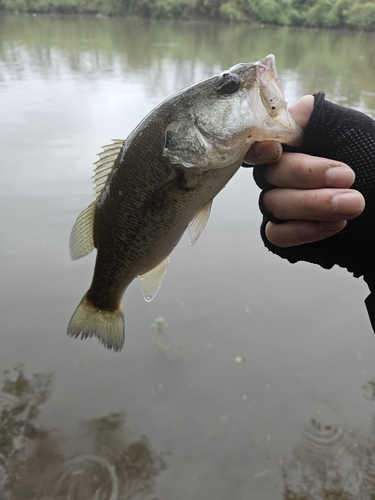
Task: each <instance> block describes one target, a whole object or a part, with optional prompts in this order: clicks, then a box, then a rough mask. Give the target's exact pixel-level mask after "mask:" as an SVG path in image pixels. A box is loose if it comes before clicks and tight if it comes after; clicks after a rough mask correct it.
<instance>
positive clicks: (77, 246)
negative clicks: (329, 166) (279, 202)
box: [68, 55, 302, 350]
mask: <svg viewBox="0 0 375 500" xmlns="http://www.w3.org/2000/svg"><path fill="white" fill-rule="evenodd" d="M301 137H302V136H301V131H300V129H299V128H298V127H297V126H296V124H295V123H294V122H293V120H292V119H291V117H290V115H289V113H288V111H287V108H286V103H285V101H284V98H283V94H282V90H281V87H280V84H279V81H278V78H277V73H276V68H275V63H274V58H273V56H272V55H271V56H267V57H266V58H265V59H263V60H261V61H259V62H258V63H249V64H239V65H236V66H234V67H233V68H230V69H229V70H227V71H225V72H222V73H219V74H218V75H214V76H213V77H211V78H208V79H207V80H204V81H203V82H200V83H198V84H195V85H193V86H191V87H188V88H187V89H184V90H182V91H180V92H178V93H176V94H175V95H173V96H171V97H170V98H168V99H167V100H166V101H164V102H163V103H161V104H160V105H159V106H157V107H156V108H155V109H154V110H153V111H151V113H149V114H148V115H147V116H146V117H145V118H144V119H143V120H142V122H141V123H140V124H139V125H138V126H137V127H136V128H135V129H134V131H133V132H132V133H131V134H130V135H129V136H128V138H127V139H126V140H125V141H123V142H122V141H114V145H113V146H108V147H107V146H106V147H104V149H105V151H104V153H102V154H101V155H100V157H101V159H100V160H99V162H97V165H98V167H97V170H98V173H97V174H96V175H95V182H96V184H97V190H98V194H97V199H96V201H95V202H94V203H92V204H90V205H89V207H88V208H87V209H86V210H85V211H83V212H82V214H81V215H80V216H79V217H78V219H77V221H76V224H75V226H74V227H73V230H72V235H71V254H72V257H73V258H80V257H82V256H84V255H86V254H87V253H89V251H91V249H93V248H94V247H95V248H96V249H97V257H96V263H95V269H94V275H93V280H92V283H91V286H90V288H89V290H88V292H87V293H86V294H85V296H84V297H83V299H82V300H81V302H80V304H79V306H78V307H77V309H76V312H75V313H74V315H73V317H72V319H71V321H70V324H69V327H68V334H69V335H71V336H74V337H77V336H79V335H81V337H82V338H86V337H91V336H97V337H98V338H99V340H100V341H101V342H102V343H103V344H104V345H105V346H106V347H108V348H110V349H114V350H120V349H121V348H122V345H123V341H124V320H123V313H122V310H121V302H122V297H123V294H124V292H125V290H126V288H127V286H128V285H129V284H130V283H131V282H132V281H133V280H134V279H135V278H136V277H137V276H140V278H141V280H140V281H141V287H142V293H143V295H144V297H145V299H146V300H151V299H152V298H153V297H154V295H155V294H156V292H157V290H158V289H159V287H160V284H161V281H162V279H163V276H164V273H165V269H166V265H167V262H168V256H169V255H170V253H171V252H172V250H173V248H174V247H175V246H176V244H177V243H178V241H179V240H180V238H181V236H182V234H183V233H184V232H185V230H186V228H187V227H188V226H189V224H190V226H189V229H190V232H191V235H190V236H191V240H192V242H195V241H196V239H197V238H198V237H199V235H200V233H201V231H202V230H203V228H204V225H205V223H206V221H207V218H208V215H209V212H210V208H211V203H212V200H213V198H214V197H215V196H216V195H217V193H218V192H219V191H220V190H221V189H222V188H223V187H224V186H225V185H226V184H227V182H228V181H229V180H230V179H231V177H232V176H233V175H234V174H235V173H236V171H237V170H238V169H239V167H240V165H241V163H242V161H243V158H244V156H245V154H246V152H247V150H248V148H249V147H250V146H251V144H252V143H254V142H255V140H277V141H282V142H287V143H289V144H296V143H297V142H299V141H300V140H301ZM116 148H117V149H116ZM106 149H107V150H108V154H110V155H111V158H113V156H114V153H115V152H116V151H117V157H115V160H114V161H113V163H112V164H111V162H108V161H107V158H108V156H106V155H107V153H106ZM107 163H109V165H110V168H108V167H107ZM105 174H106V175H105ZM103 178H104V180H103Z"/></svg>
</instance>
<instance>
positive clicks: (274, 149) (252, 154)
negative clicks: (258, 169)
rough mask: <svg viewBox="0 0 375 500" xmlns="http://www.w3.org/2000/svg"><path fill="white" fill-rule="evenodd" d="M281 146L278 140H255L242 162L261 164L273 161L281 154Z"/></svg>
mask: <svg viewBox="0 0 375 500" xmlns="http://www.w3.org/2000/svg"><path fill="white" fill-rule="evenodd" d="M282 152H283V148H282V146H281V144H280V142H274V141H262V142H255V143H254V144H253V145H252V146H251V148H250V149H249V151H248V152H247V153H246V156H245V158H244V162H245V163H248V164H249V165H263V164H269V163H275V162H276V161H277V160H278V159H279V158H280V157H281V155H282Z"/></svg>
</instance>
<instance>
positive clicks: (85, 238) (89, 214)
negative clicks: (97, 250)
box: [69, 200, 96, 260]
mask: <svg viewBox="0 0 375 500" xmlns="http://www.w3.org/2000/svg"><path fill="white" fill-rule="evenodd" d="M95 206H96V200H95V201H93V202H92V203H90V205H89V206H88V207H87V208H85V210H83V212H81V213H80V214H79V216H78V217H77V220H76V221H75V224H74V226H73V229H72V232H71V233H70V240H69V249H70V256H71V258H72V259H73V260H77V259H80V258H81V257H84V256H85V255H87V254H89V253H90V252H91V251H92V250H94V247H95V245H94V231H93V228H94V217H95Z"/></svg>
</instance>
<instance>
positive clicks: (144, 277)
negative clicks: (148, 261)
mask: <svg viewBox="0 0 375 500" xmlns="http://www.w3.org/2000/svg"><path fill="white" fill-rule="evenodd" d="M168 262H169V257H167V258H166V259H164V260H163V261H162V262H160V264H158V265H157V266H156V267H154V268H153V269H151V271H148V272H147V273H145V274H141V275H140V276H139V280H140V283H141V291H142V295H143V298H144V299H145V301H146V302H151V300H152V299H153V298H154V297H155V295H156V294H157V292H158V290H159V288H160V286H161V283H162V281H163V278H164V275H165V271H166V270H167V266H168Z"/></svg>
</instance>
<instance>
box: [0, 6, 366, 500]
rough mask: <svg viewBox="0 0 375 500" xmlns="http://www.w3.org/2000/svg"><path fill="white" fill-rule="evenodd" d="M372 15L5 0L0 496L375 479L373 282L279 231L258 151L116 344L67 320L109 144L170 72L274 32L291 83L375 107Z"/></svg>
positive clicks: (251, 491) (0, 125) (174, 74)
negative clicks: (51, 9) (262, 201)
mask: <svg viewBox="0 0 375 500" xmlns="http://www.w3.org/2000/svg"><path fill="white" fill-rule="evenodd" d="M374 37H375V34H374V33H372V34H370V33H368V34H363V33H362V34H361V33H354V32H344V31H329V30H327V31H319V30H299V29H298V30H294V29H289V28H286V29H284V28H267V27H266V28H265V29H262V28H260V27H248V26H242V25H238V26H237V25H236V26H235V25H233V26H227V25H225V26H224V25H221V24H215V23H177V22H170V23H168V22H162V23H158V22H156V21H155V22H154V21H153V22H147V21H144V20H129V19H96V18H91V17H85V16H68V17H58V16H37V17H32V16H22V15H20V16H13V15H2V14H1V15H0V162H1V181H0V213H1V216H0V287H1V288H0V295H1V297H0V299H1V300H0V318H1V328H0V329H1V336H0V367H1V370H4V369H5V368H12V367H13V366H16V365H17V363H20V362H21V363H23V366H25V367H26V368H27V372H25V371H23V370H22V369H21V368H17V369H16V370H15V371H14V372H10V373H8V374H7V375H6V376H5V377H4V380H3V390H2V393H1V409H0V412H1V427H0V447H1V450H0V452H1V453H0V480H1V481H2V490H3V491H1V492H0V499H1V500H3V499H4V500H24V499H30V500H32V499H33V500H36V499H37V500H47V499H48V500H60V499H61V500H67V498H69V496H68V495H70V497H71V498H75V500H78V498H79V499H80V500H86V498H92V499H93V500H102V499H105V500H107V499H108V498H110V499H111V495H112V496H114V495H116V494H117V495H119V496H120V499H121V500H122V498H123V497H124V496H125V498H126V495H128V497H129V498H137V500H138V498H142V499H147V500H149V499H151V498H158V499H159V500H176V499H183V500H185V499H186V500H192V499H199V500H201V499H202V500H228V499H235V500H281V498H282V497H283V494H284V496H285V495H286V493H285V491H288V492H289V493H288V494H289V498H293V495H294V496H295V498H298V500H301V499H302V498H303V494H305V492H306V491H307V490H306V488H305V489H303V486H302V484H303V481H306V484H310V485H312V487H313V486H314V485H315V486H314V487H316V488H320V490H319V489H316V491H320V493H319V494H320V495H323V493H322V491H324V488H326V491H330V493H328V492H327V495H326V497H327V498H330V499H332V498H335V496H334V493H332V491H338V492H340V491H341V498H340V493H337V495H336V498H335V500H338V499H340V500H343V498H342V497H343V495H344V493H343V491H345V489H344V488H346V490H347V492H346V493H345V494H346V495H347V497H349V498H350V496H349V495H351V494H352V493H350V491H360V490H359V485H361V488H364V486H363V485H366V484H370V482H371V478H373V477H374V476H373V474H372V470H373V468H372V465H371V464H372V460H373V459H372V457H373V453H372V440H373V437H371V436H373V435H374V433H373V432H370V433H369V432H367V431H366V429H367V424H368V419H369V418H372V413H373V408H372V404H373V403H372V402H371V401H369V397H370V396H371V394H372V392H371V391H372V389H371V385H368V386H366V387H367V389H366V396H367V398H363V396H362V394H361V386H362V385H363V384H364V383H365V382H366V381H367V380H370V379H372V377H373V376H374V357H375V342H374V337H373V333H372V331H371V327H370V325H369V322H368V318H367V316H366V311H365V308H364V305H363V298H364V297H365V296H366V294H367V289H366V286H365V285H364V283H362V282H361V281H360V280H354V279H353V278H351V277H350V276H349V274H347V273H346V272H345V271H344V270H339V269H333V270H332V271H330V272H327V271H325V270H322V269H319V268H317V267H314V266H312V265H308V264H304V263H301V264H296V265H293V266H291V265H289V264H288V263H287V262H285V261H281V259H278V258H277V257H276V256H274V255H272V254H270V252H267V251H265V249H264V247H263V245H262V243H261V241H260V238H259V223H260V214H259V210H258V196H259V189H258V188H257V187H256V186H255V184H254V182H253V180H252V175H251V171H250V170H249V169H246V170H245V169H242V170H240V171H239V172H238V174H236V176H235V177H234V178H233V179H232V180H231V182H230V183H229V184H228V186H227V188H225V189H224V190H223V191H222V192H221V193H220V195H219V196H218V197H217V198H216V199H215V203H214V206H213V210H212V214H211V216H210V220H209V223H208V224H207V227H206V229H205V231H204V233H203V234H202V236H201V237H200V239H199V242H198V244H197V245H195V246H194V247H193V248H190V247H189V245H188V243H187V241H186V238H183V240H182V241H181V244H180V245H179V246H178V247H177V248H176V249H175V252H174V254H173V258H172V259H171V263H170V269H169V270H168V273H167V274H166V277H165V283H164V284H163V287H162V289H161V290H160V292H159V294H158V296H157V298H156V299H155V301H153V302H152V303H150V304H146V303H144V301H143V299H142V297H141V296H140V294H139V290H138V284H137V283H135V284H134V287H133V286H132V285H131V286H130V287H129V289H128V290H127V294H126V297H125V300H124V311H125V314H126V322H127V325H128V327H127V339H126V347H125V349H124V350H123V352H122V353H121V355H119V356H113V355H111V353H110V352H104V351H105V350H104V349H101V348H100V345H97V344H96V343H95V342H92V343H90V342H89V343H87V342H86V343H83V342H82V343H81V342H74V341H72V340H71V339H69V338H68V337H67V335H66V325H67V323H68V321H69V318H70V315H71V312H72V310H74V307H76V305H77V302H78V301H79V299H80V298H81V292H82V290H83V287H85V286H86V285H89V281H90V279H91V276H92V265H93V262H92V260H91V256H88V257H87V259H82V260H81V261H79V262H77V263H72V262H71V261H70V260H69V253H68V240H69V234H70V230H71V228H72V225H73V223H74V220H75V218H76V216H77V214H78V213H79V212H80V211H81V210H82V209H84V208H85V207H86V206H87V205H88V204H89V203H90V201H92V192H91V181H90V176H91V175H92V163H93V162H94V161H95V153H96V152H97V151H99V149H100V146H101V145H102V144H106V143H108V141H109V140H110V139H111V138H112V137H119V138H124V137H125V136H126V135H127V134H128V133H129V132H130V131H131V130H132V129H133V128H134V126H135V125H136V124H137V123H138V122H139V121H140V120H141V119H142V118H143V116H144V115H145V114H146V113H147V112H148V111H149V110H150V109H151V108H153V107H154V106H155V105H157V104H158V102H159V101H160V100H161V99H162V98H164V97H166V96H167V95H168V94H170V93H171V92H174V91H176V90H177V89H179V88H181V87H184V86H186V85H188V84H189V83H191V82H192V81H195V80H198V79H200V78H203V77H205V76H208V75H211V74H212V73H213V72H215V71H216V70H219V69H222V68H227V67H229V66H231V65H232V64H235V63H236V62H238V61H240V60H242V61H249V60H256V59H259V58H260V57H264V56H265V55H266V54H267V53H275V55H276V60H277V67H278V71H279V74H280V78H281V81H282V83H283V86H284V89H285V92H286V96H287V99H288V101H289V102H292V101H293V100H295V99H296V98H298V97H299V96H300V95H302V94H304V93H307V92H315V91H317V90H320V89H322V90H324V91H325V92H326V93H327V95H328V97H329V98H330V99H333V100H336V101H337V102H340V103H343V104H348V105H353V106H355V107H358V108H360V109H362V110H365V111H367V112H368V113H370V114H372V115H373V116H375V92H374V81H375V67H374V65H373V64H372V63H371V61H373V60H375V55H374V50H375V39H374ZM150 325H152V326H150ZM50 372H53V374H54V375H53V377H52V376H49V375H38V376H35V377H32V376H31V377H30V376H27V375H26V373H42V374H47V373H50ZM322 400H324V401H326V402H327V403H326V404H325V405H321V408H319V409H320V410H321V413H317V412H316V411H311V404H312V403H311V402H312V401H313V402H316V401H322ZM313 404H315V403H313ZM330 408H339V409H340V411H339V412H336V413H337V415H339V416H337V415H336V413H335V412H333V411H332V410H330ZM125 413H126V421H125V420H124V415H125ZM102 416H104V417H102ZM312 419H313V420H312ZM77 422H83V423H82V425H78V424H77ZM306 422H310V423H309V424H308V425H307V426H306V427H305V429H304V432H303V436H302V437H301V431H300V430H301V428H302V424H303V423H306ZM347 422H354V423H355V426H354V427H353V426H351V425H349V424H348V423H347ZM127 427H128V428H129V429H130V430H131V432H130V431H129V430H128V429H127ZM351 428H352V429H353V430H352V431H350V429H351ZM133 435H134V436H135V437H132V436H133ZM139 436H147V439H146V438H144V437H139ZM297 442H300V445H299V446H298V447H297V448H296V450H299V451H296V453H297V455H295V454H293V456H289V459H287V460H285V457H286V456H287V455H288V453H290V451H291V449H293V447H294V445H295V443H297ZM322 443H323V446H322ZM324 443H329V444H327V445H326V444H324ZM356 443H358V447H355V444H356ZM343 446H344V450H343V451H340V450H342V449H343ZM322 449H323V450H324V449H325V451H324V453H323V452H322ZM160 450H164V451H168V453H170V454H169V455H168V460H167V461H168V467H165V463H164V461H163V456H160V455H159V454H158V452H159V451H160ZM335 454H336V455H337V454H339V458H340V457H342V458H343V460H344V462H343V463H342V462H340V461H338V460H336V459H335ZM314 457H315V458H314ZM283 460H284V462H283V466H284V468H283V470H284V473H285V481H284V479H283V476H282V473H281V472H282V470H281V465H280V462H281V461H283ZM309 461H310V462H309ZM335 461H336V462H338V463H340V464H341V465H339V466H336V465H334V463H336V462H335ZM288 464H289V465H288ZM293 464H294V465H293ZM356 467H357V468H358V471H359V472H358V473H353V472H351V471H352V470H353V468H356ZM324 469H325V471H326V475H324ZM85 471H89V475H88V474H87V473H86V472H85ZM161 471H162V472H161ZM344 473H345V474H346V473H347V474H349V477H350V478H352V481H353V483H352V486H350V484H349V483H348V482H345V481H344V477H343V476H344ZM361 474H362V475H361ZM365 477H367V478H368V479H365ZM293 478H294V479H293ZM311 478H313V479H311ZM331 478H332V480H331ZM21 479H22V480H21ZM298 481H302V483H301V484H298ZM309 481H310V482H309ZM335 481H336V483H335ZM340 481H341V482H342V483H340ZM356 481H357V482H356ZM43 485H44V486H43ZM336 486H337V488H336V490H335V489H334V488H335V487H336ZM340 487H341V490H340ZM48 488H49V489H48ZM327 488H328V490H327ZM350 488H352V489H350ZM353 488H354V489H353ZM355 488H357V489H355ZM116 492H117V493H116ZM85 495H86V497H85ZM121 495H122V497H121ZM307 495H308V493H306V494H305V497H306V498H307V499H308V500H310V499H309V497H308V496H307ZM316 495H318V493H316ZM344 498H345V496H344ZM365 498H366V497H365ZM111 500H112V499H111ZM288 500H289V499H288Z"/></svg>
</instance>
